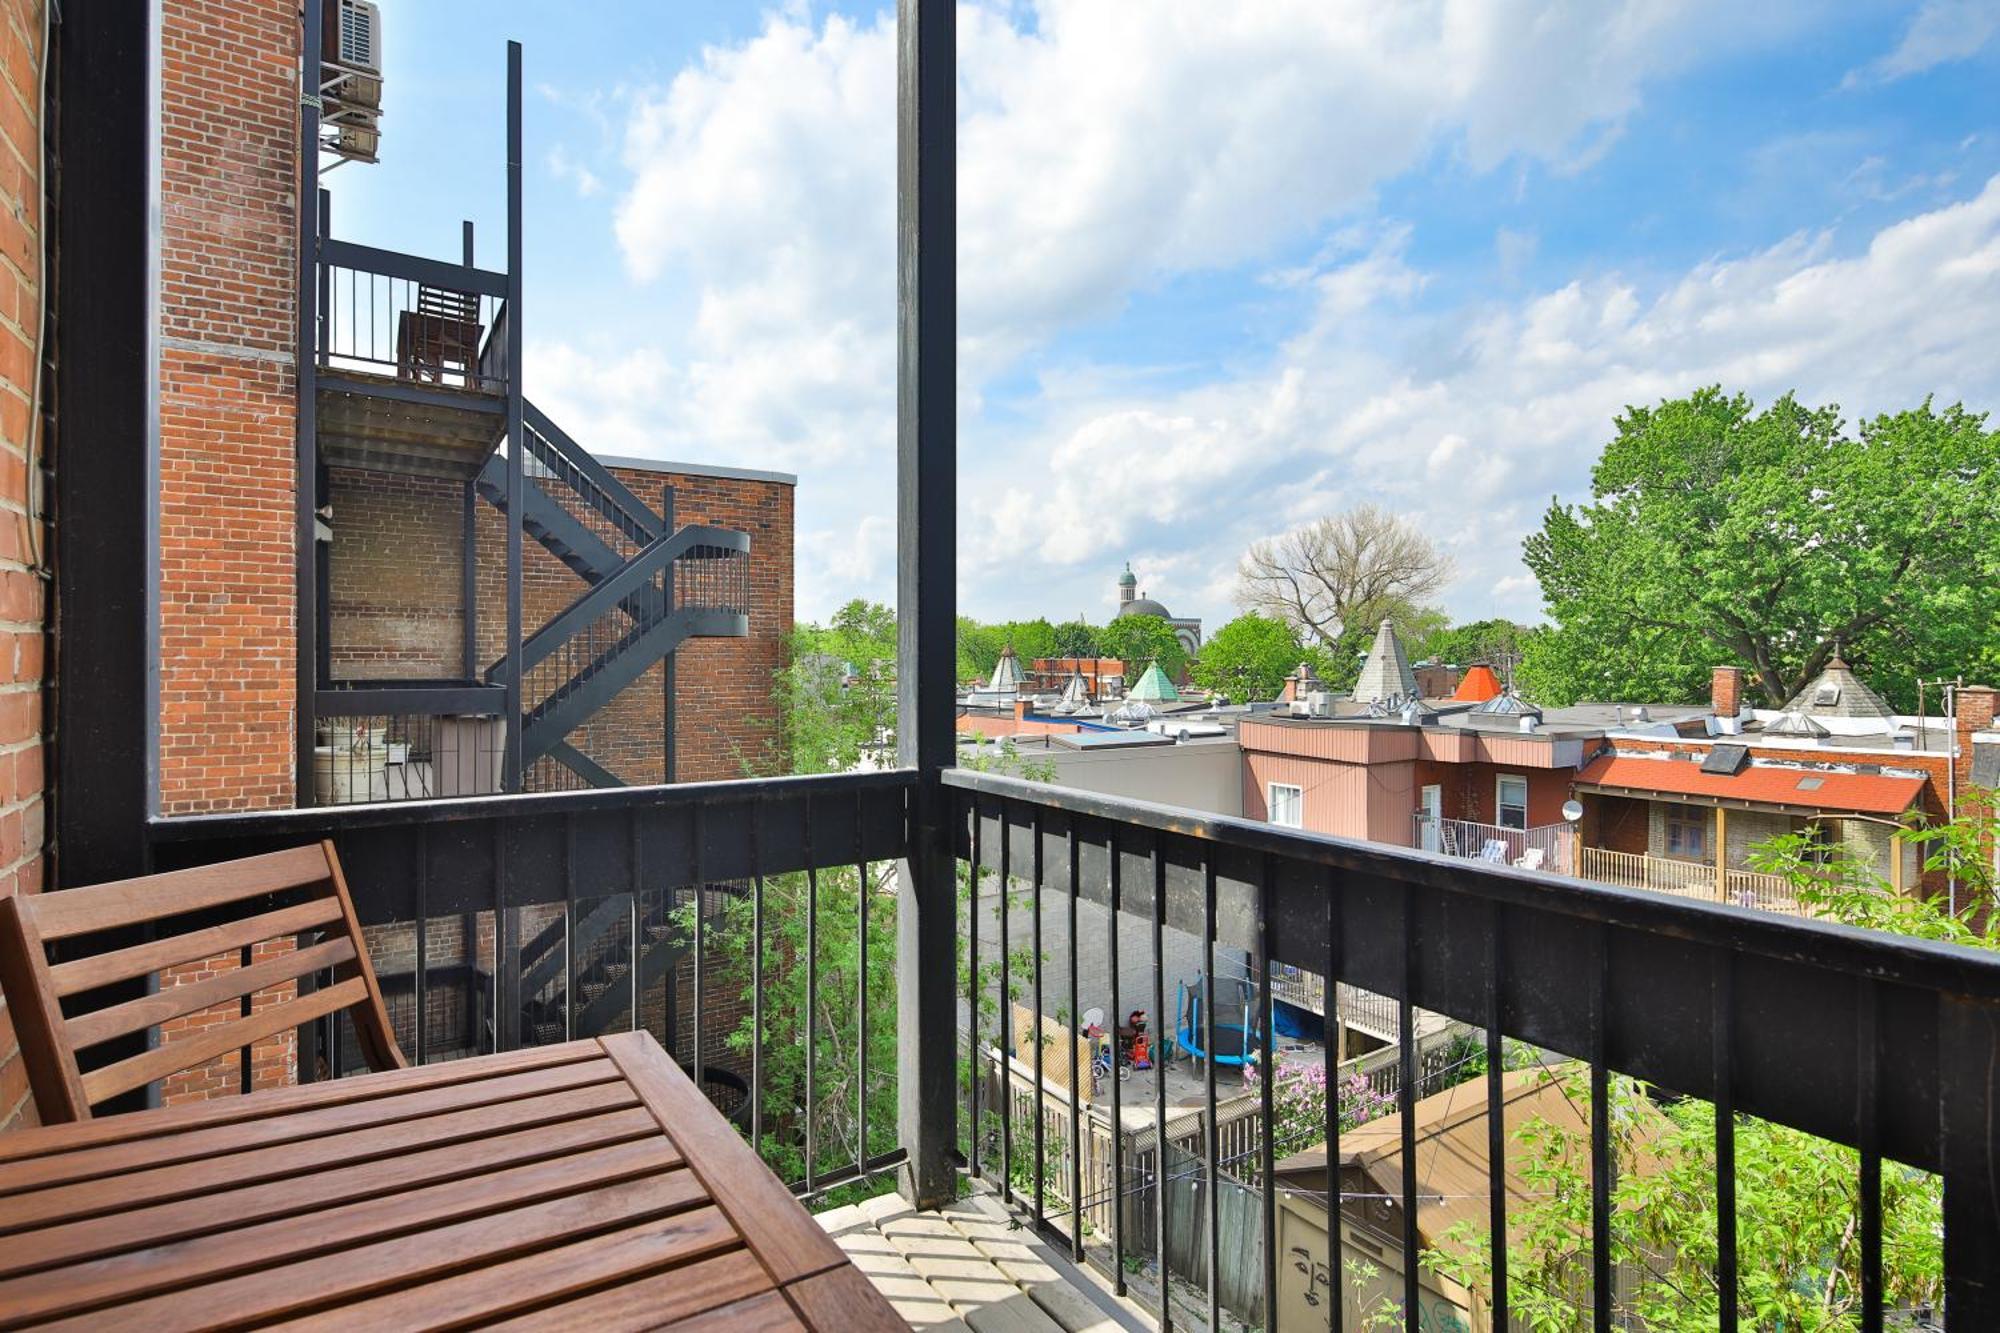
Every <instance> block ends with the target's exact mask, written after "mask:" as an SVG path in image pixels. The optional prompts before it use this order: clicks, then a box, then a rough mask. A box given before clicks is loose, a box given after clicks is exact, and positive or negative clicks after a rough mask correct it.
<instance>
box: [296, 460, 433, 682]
mask: <svg viewBox="0 0 2000 1333" xmlns="http://www.w3.org/2000/svg"><path fill="white" fill-rule="evenodd" d="M464 497H465V488H464V487H463V486H462V485H461V484H460V483H458V482H454V481H445V480H442V479H439V478H436V477H414V476H405V475H401V474H393V473H386V472H356V471H348V470H346V469H333V470H331V472H330V474H329V476H328V478H327V496H326V498H327V503H328V504H329V506H330V507H331V508H332V510H333V519H332V528H333V550H332V555H331V560H330V563H329V566H328V575H329V581H330V583H331V595H330V597H329V598H328V605H327V613H328V619H329V621H330V626H329V628H330V631H331V632H330V634H329V636H328V656H329V658H330V659H331V665H332V668H333V678H334V679H335V680H407V679H416V678H423V677H431V678H433V679H435V678H439V677H454V676H459V675H461V674H463V665H464V663H463V658H464V651H463V643H464V633H465V623H464V606H463V604H464V601H465V592H464V586H463V584H462V582H461V571H462V570H463V569H464V561H465V531H464V517H463V516H464V505H465V499H464Z"/></svg>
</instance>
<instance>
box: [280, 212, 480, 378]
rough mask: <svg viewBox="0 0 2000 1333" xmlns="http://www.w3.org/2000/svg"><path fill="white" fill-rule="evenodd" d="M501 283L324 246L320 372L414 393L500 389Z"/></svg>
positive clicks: (349, 247) (355, 248)
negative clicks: (405, 385)
mask: <svg viewBox="0 0 2000 1333" xmlns="http://www.w3.org/2000/svg"><path fill="white" fill-rule="evenodd" d="M506 295H507V279H506V275H505V274H500V273H493V272H489V271H487V270H485V269H479V268H473V267H471V266H470V265H461V264H446V263H440V262H438V261H436V260H431V259H424V258H421V257H419V256H416V255H406V254H399V253H396V252H394V251H389V250H377V249H375V248H373V247H372V246H365V245H354V244H351V243H348V242H345V241H335V240H330V239H329V240H323V241H322V242H321V243H320V264H319V300H318V314H319V328H318V348H317V350H318V354H319V365H320V367H321V368H322V369H323V370H328V371H336V372H338V371H346V372H351V373H358V374H364V375H380V376H387V377H393V378H395V379H399V380H404V381H408V382H411V383H413V384H422V385H428V386H433V387H443V388H454V389H469V390H472V391H475V392H479V393H502V392H505V390H506V387H507V385H506V377H505V376H506V372H505V365H504V358H502V359H500V360H498V361H496V356H497V353H495V352H492V351H490V350H489V345H490V344H491V343H492V342H494V341H495V340H496V339H497V340H498V341H499V342H500V343H501V344H502V345H504V342H505V332H504V327H505V326H504V318H503V317H504V312H505V309H506V300H505V298H506Z"/></svg>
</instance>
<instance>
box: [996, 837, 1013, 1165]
mask: <svg viewBox="0 0 2000 1333" xmlns="http://www.w3.org/2000/svg"><path fill="white" fill-rule="evenodd" d="M999 832H1000V1197H1001V1198H1002V1199H1003V1200H1005V1201H1006V1202H1008V1203H1012V1202H1013V1201H1014V1039H1015V1032H1014V992H1013V981H1012V979H1011V978H1010V977H1009V976H1008V966H1009V963H1010V960H1009V959H1008V957H1007V951H1008V950H1009V949H1010V948H1011V947H1012V946H1013V943H1014V935H1013V931H1012V929H1011V928H1010V922H1009V920H1008V915H1007V899H1008V897H1009V896H1010V895H1009V893H1008V889H1009V888H1010V887H1011V881H1010V878H1009V876H1010V875H1011V874H1012V871H1013V864H1012V861H1011V853H1012V851H1013V846H1014V838H1013V820H1012V819H1011V818H1010V817H1009V816H1008V813H1007V807H1006V805H1004V804H1003V805H1001V807H1000V829H999Z"/></svg>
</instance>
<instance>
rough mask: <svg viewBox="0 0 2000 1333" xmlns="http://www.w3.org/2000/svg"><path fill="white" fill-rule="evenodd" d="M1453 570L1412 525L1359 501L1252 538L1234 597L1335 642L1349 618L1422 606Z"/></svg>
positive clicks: (1362, 619)
mask: <svg viewBox="0 0 2000 1333" xmlns="http://www.w3.org/2000/svg"><path fill="white" fill-rule="evenodd" d="M1452 572H1453V570H1452V562H1451V559H1450V557H1448V556H1446V555H1445V554H1444V553H1443V552H1442V551H1440V550H1438V548H1437V544H1436V543H1435V542H1433V541H1431V539H1430V538H1429V537H1427V536H1425V535H1424V533H1423V532H1422V531H1421V530H1420V529H1419V528H1418V527H1417V526H1416V525H1415V524H1413V523H1411V522H1410V521H1409V520H1407V519H1405V518H1402V517H1400V516H1399V515H1396V514H1393V513H1391V512H1389V511H1388V510H1386V509H1381V508H1378V507H1377V506H1375V505H1372V504H1362V505H1356V506H1355V507H1354V508H1352V509H1349V510H1347V511H1346V512H1344V513H1339V514H1329V515H1328V516H1326V517H1325V518H1321V519H1316V520H1314V521H1313V522H1311V523H1308V524H1306V526H1304V527H1302V528H1296V529H1294V530H1292V531H1291V532H1287V533H1284V534H1282V535H1280V536H1277V537H1267V538H1265V539H1264V540H1263V541H1260V542H1256V543H1254V544H1253V545H1252V546H1251V547H1250V549H1249V550H1248V551H1246V552H1245V553H1244V555H1243V559H1242V561H1241V563H1240V564H1239V565H1238V566H1237V571H1236V576H1237V582H1236V603H1237V605H1238V606H1240V607H1242V608H1243V609H1244V610H1246V611H1257V612H1261V613H1262V614H1264V615H1268V616H1274V617H1276V618H1278V619H1281V620H1285V621H1287V622H1289V623H1290V624H1291V625H1292V626H1293V627H1294V628H1296V629H1297V630H1298V631H1299V632H1300V633H1301V634H1305V635H1309V636H1311V637H1312V638H1315V639H1317V640H1318V641H1319V642H1321V643H1322V644H1325V645H1327V646H1329V647H1331V646H1332V645H1333V644H1335V643H1336V642H1337V641H1338V640H1339V638H1340V634H1341V631H1342V630H1344V629H1346V628H1347V627H1348V626H1350V625H1367V624H1372V623H1374V622H1375V621H1377V620H1380V619H1381V618H1382V617H1383V616H1386V615H1389V614H1391V613H1392V612H1395V611H1397V610H1399V609H1402V608H1404V607H1414V606H1419V605H1421V604H1422V603H1424V602H1425V601H1426V600H1428V599H1429V598H1431V597H1433V596H1435V595H1436V594H1437V593H1438V592H1439V591H1440V590H1442V589H1443V588H1444V586H1445V584H1447V583H1449V582H1450V581H1451V576H1452Z"/></svg>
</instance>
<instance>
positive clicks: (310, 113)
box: [292, 0, 321, 804]
mask: <svg viewBox="0 0 2000 1333" xmlns="http://www.w3.org/2000/svg"><path fill="white" fill-rule="evenodd" d="M320 7H321V0H304V4H303V6H302V9H301V22H302V23H303V25H304V26H303V29H302V30H301V32H300V38H301V50H300V54H299V80H300V84H301V86H300V88H299V207H298V214H299V222H298V247H299V250H298V262H297V265H296V268H297V272H296V273H295V274H294V275H293V277H294V282H295V284H296V299H297V302H298V324H297V328H296V330H295V333H296V343H295V345H294V346H295V360H294V363H293V373H294V374H295V375H296V377H297V387H298V434H297V437H296V445H295V448H294V454H295V459H294V463H293V466H294V469H295V471H294V480H293V488H294V496H295V498H294V502H293V522H294V525H295V532H294V542H295V545H296V548H297V549H296V550H295V551H294V553H293V558H294V561H295V566H294V569H295V576H294V579H293V585H294V588H295V589H296V597H297V599H298V606H297V608H296V611H295V613H294V615H293V617H292V620H293V626H294V632H295V633H296V634H297V635H298V662H297V674H296V677H295V679H296V682H297V689H298V706H297V707H296V708H294V709H293V710H292V712H293V716H294V718H295V719H296V726H297V729H298V736H297V745H296V748H297V754H296V755H295V756H294V773H295V775H296V776H295V782H296V791H297V793H298V797H297V798H296V799H298V803H299V804H304V803H305V801H304V799H303V798H304V797H305V796H306V795H307V794H309V793H311V792H312V790H313V785H312V784H313V742H314V740H315V739H316V724H317V719H316V718H315V717H314V716H313V695H314V692H315V690H316V688H317V686H318V683H319V658H320V654H319V609H318V608H319V595H320V578H319V514H318V500H319V496H318V487H319V402H318V399H319V384H318V379H319V348H318V342H319V220H320V199H319V193H320V190H319V110H320V100H319V76H320V41H319V39H320Z"/></svg>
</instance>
